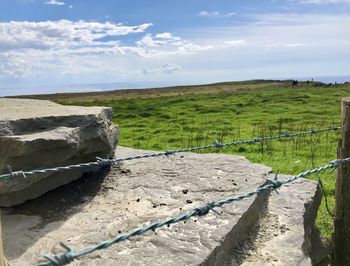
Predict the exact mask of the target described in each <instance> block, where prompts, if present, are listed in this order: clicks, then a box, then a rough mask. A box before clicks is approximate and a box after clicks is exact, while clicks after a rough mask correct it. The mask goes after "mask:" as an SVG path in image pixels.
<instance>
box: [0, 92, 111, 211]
mask: <svg viewBox="0 0 350 266" xmlns="http://www.w3.org/2000/svg"><path fill="white" fill-rule="evenodd" d="M117 141H118V131H117V128H116V127H115V126H114V125H113V124H112V109H111V108H105V107H78V106H63V105H59V104H56V103H53V102H50V101H38V100H24V99H4V98H1V99H0V173H1V174H4V173H8V169H7V167H6V166H7V165H10V166H11V167H12V169H13V171H16V170H24V171H25V170H32V169H37V168H48V167H56V166H65V165H69V164H76V163H82V162H89V161H92V160H93V161H94V160H95V158H96V156H99V157H103V158H107V157H111V156H113V154H114V151H115V147H116V145H117ZM85 171H86V170H74V171H68V172H64V173H60V174H51V175H48V174H43V175H36V176H30V178H29V177H28V178H27V179H24V178H23V177H16V178H12V179H10V180H9V181H8V182H7V183H4V182H2V183H1V184H0V206H12V205H16V204H19V203H22V202H24V201H26V200H28V199H33V198H36V197H38V196H40V195H42V194H44V193H45V192H47V191H49V190H51V189H54V188H56V187H58V186H61V185H64V184H66V183H68V182H71V181H72V180H74V179H77V178H79V177H81V176H82V174H83V173H84V172H85ZM90 171H91V169H90Z"/></svg>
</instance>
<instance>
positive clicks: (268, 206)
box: [3, 147, 320, 266]
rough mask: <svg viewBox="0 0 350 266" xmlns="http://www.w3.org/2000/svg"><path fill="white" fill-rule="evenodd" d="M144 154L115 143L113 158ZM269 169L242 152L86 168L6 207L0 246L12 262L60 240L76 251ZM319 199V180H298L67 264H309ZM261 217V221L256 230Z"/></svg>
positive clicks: (241, 185)
mask: <svg viewBox="0 0 350 266" xmlns="http://www.w3.org/2000/svg"><path fill="white" fill-rule="evenodd" d="M149 152H150V151H142V150H134V149H129V148H123V147H118V148H117V150H116V157H125V156H130V155H136V154H142V153H149ZM270 171H271V169H270V168H268V167H266V166H263V165H259V164H252V163H250V162H249V161H248V160H246V159H245V158H244V157H241V156H232V155H224V154H195V153H183V154H177V155H174V156H168V157H159V158H148V159H141V160H135V161H127V162H125V163H124V164H123V165H122V166H121V167H114V168H113V169H112V170H111V171H110V172H109V173H108V175H107V176H106V177H101V178H100V179H99V177H98V176H97V175H96V174H95V175H89V176H86V177H84V178H83V179H80V180H77V181H75V183H71V184H68V185H66V186H64V187H62V188H61V189H59V190H60V191H59V192H58V190H55V191H51V192H49V193H47V194H46V195H45V196H44V197H41V198H38V199H36V200H34V201H32V202H28V203H26V204H23V205H21V206H20V207H17V208H10V209H7V210H5V211H4V212H3V227H4V229H3V234H4V245H5V254H6V256H7V258H8V259H9V260H10V263H11V265H14V266H16V265H26V263H28V262H30V263H31V264H33V263H36V262H38V261H42V256H43V255H48V254H50V253H56V254H57V253H58V252H60V251H62V248H61V247H60V246H59V244H58V243H59V242H61V241H63V242H64V243H66V244H68V245H69V246H71V247H72V248H74V249H75V250H79V249H82V248H85V247H87V246H90V245H94V244H97V243H99V242H100V241H102V240H108V239H111V238H112V237H114V236H116V235H118V234H120V233H121V232H126V231H129V230H132V229H134V228H136V227H139V226H144V225H148V222H149V221H151V222H155V221H158V220H161V219H164V218H166V217H168V216H173V215H178V214H180V213H183V212H185V211H188V210H191V209H192V208H195V207H198V206H201V205H202V204H203V203H206V202H208V201H211V200H219V199H224V198H226V197H230V196H232V195H238V194H241V193H244V192H248V191H251V190H252V189H255V188H256V187H258V186H260V185H262V184H263V183H265V181H266V178H268V177H269V174H270ZM83 180H85V181H83ZM95 183H96V185H93V184H95ZM77 188H79V189H78V190H77ZM92 191H95V192H94V193H92ZM90 193H92V194H90ZM73 195H75V196H73ZM71 197H73V198H71ZM319 200H320V194H319V191H318V189H317V185H316V184H315V183H314V182H311V181H307V180H300V181H298V182H297V183H296V184H293V185H289V186H288V187H282V188H281V189H279V193H278V194H276V193H275V192H272V193H271V194H268V193H265V194H261V195H260V196H258V197H251V198H249V199H247V200H243V201H240V202H236V203H234V204H230V205H226V206H225V207H224V208H222V209H217V211H218V212H219V213H220V214H216V213H214V212H210V213H209V214H208V215H206V216H204V217H198V218H193V219H190V220H188V221H186V222H181V223H177V224H175V225H171V226H169V227H163V228H160V229H157V230H156V231H155V232H148V233H146V234H145V235H142V236H137V237H134V238H132V239H130V240H128V241H124V242H121V243H118V244H115V245H113V246H111V247H110V248H108V249H105V250H101V251H97V252H95V253H92V254H90V255H88V256H85V257H82V258H78V259H77V260H76V261H75V262H73V263H72V265H107V266H108V265H176V266H180V265H239V264H244V263H245V264H251V265H272V264H270V263H271V262H272V263H275V265H311V258H310V257H309V254H310V253H312V247H313V244H312V241H311V240H310V234H311V230H312V228H313V223H314V218H315V212H316V211H317V208H318V204H319ZM43 203H44V204H43ZM52 204H53V205H52ZM55 216H56V217H55ZM259 224H264V225H266V227H264V228H265V229H261V230H260V231H259V230H257V229H256V228H257V226H258V225H259ZM275 225H276V226H275ZM271 228H273V229H271ZM271 230H272V231H271ZM259 234H260V236H259ZM259 237H260V238H259ZM247 238H248V239H249V238H250V239H252V244H250V245H248V244H247V243H249V241H247ZM255 247H257V248H255ZM248 254H250V256H249V255H248ZM254 254H255V255H256V256H254ZM261 254H265V255H264V256H262V255H261ZM268 259H269V260H268ZM294 262H302V263H299V264H298V263H297V264H294ZM254 263H255V264H254Z"/></svg>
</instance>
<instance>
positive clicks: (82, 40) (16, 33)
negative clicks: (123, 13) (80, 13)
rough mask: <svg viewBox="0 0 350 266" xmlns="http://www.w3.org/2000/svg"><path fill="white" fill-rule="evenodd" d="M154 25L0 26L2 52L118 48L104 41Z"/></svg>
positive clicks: (64, 22) (55, 23)
mask: <svg viewBox="0 0 350 266" xmlns="http://www.w3.org/2000/svg"><path fill="white" fill-rule="evenodd" d="M151 25H152V24H141V25H137V26H126V25H122V24H114V23H110V22H105V23H100V22H87V21H83V20H81V21H77V22H74V21H69V20H59V21H44V22H28V21H10V22H1V23H0V50H17V49H40V50H42V49H51V50H52V49H64V48H75V49H78V48H81V47H86V46H94V47H99V46H114V45H116V41H113V40H112V41H104V42H103V41H101V40H100V39H101V38H104V37H116V36H122V35H128V34H131V33H141V32H144V31H145V30H146V29H147V28H149V27H150V26H151Z"/></svg>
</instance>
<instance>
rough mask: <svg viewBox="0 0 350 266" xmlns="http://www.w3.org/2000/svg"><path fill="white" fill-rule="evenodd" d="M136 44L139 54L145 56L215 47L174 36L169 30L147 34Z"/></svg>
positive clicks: (187, 52)
mask: <svg viewBox="0 0 350 266" xmlns="http://www.w3.org/2000/svg"><path fill="white" fill-rule="evenodd" d="M136 45H137V47H138V48H139V50H138V55H140V56H143V57H152V56H170V55H178V54H193V53H197V52H200V51H203V50H207V49H211V48H213V46H210V45H198V44H195V43H193V42H192V41H189V40H184V39H182V38H181V37H177V36H173V35H172V34H171V33H168V32H165V33H159V34H156V35H155V36H153V35H152V34H146V35H145V36H144V37H143V38H142V39H141V40H139V41H137V42H136ZM128 49H130V47H129V48H128Z"/></svg>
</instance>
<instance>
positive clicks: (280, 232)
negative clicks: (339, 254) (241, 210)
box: [232, 175, 329, 266]
mask: <svg viewBox="0 0 350 266" xmlns="http://www.w3.org/2000/svg"><path fill="white" fill-rule="evenodd" d="M288 177H289V176H283V175H280V176H279V178H283V179H284V178H288ZM270 178H271V179H273V176H270ZM321 198H322V193H321V191H320V190H319V187H318V186H317V184H316V183H315V182H311V181H309V180H305V179H300V180H297V181H296V182H294V183H293V184H288V185H285V186H283V187H281V188H280V189H279V190H278V193H275V192H272V193H271V195H270V197H269V198H268V201H267V202H266V203H265V205H264V208H263V212H262V214H261V216H260V219H259V221H258V222H257V224H256V226H255V227H254V229H253V230H252V231H251V233H250V234H249V236H248V237H247V238H246V239H245V241H244V242H243V245H242V246H241V247H239V248H238V249H236V250H234V254H235V256H234V258H233V260H232V265H244V266H253V265H254V266H255V265H256V266H258V265H318V264H321V263H325V262H327V254H329V250H328V249H327V243H322V242H318V241H321V240H320V235H319V232H318V231H317V230H316V229H315V227H314V226H315V218H316V214H317V209H318V206H319V204H320V202H321ZM326 265H327V264H326Z"/></svg>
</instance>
